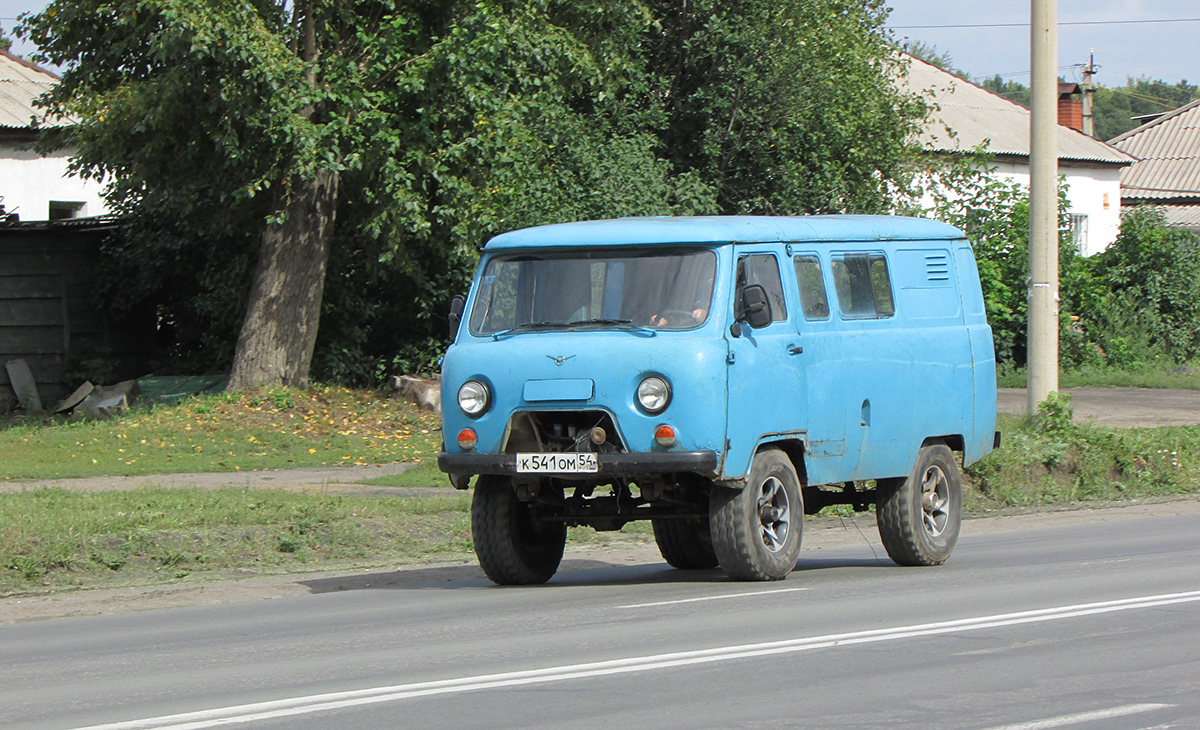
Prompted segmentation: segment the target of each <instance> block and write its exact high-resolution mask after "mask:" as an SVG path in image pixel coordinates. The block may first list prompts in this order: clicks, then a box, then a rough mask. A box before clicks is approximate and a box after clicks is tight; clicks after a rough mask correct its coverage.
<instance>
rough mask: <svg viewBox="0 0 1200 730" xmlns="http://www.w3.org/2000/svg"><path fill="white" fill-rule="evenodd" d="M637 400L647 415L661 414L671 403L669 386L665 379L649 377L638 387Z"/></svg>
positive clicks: (655, 376) (654, 376)
mask: <svg viewBox="0 0 1200 730" xmlns="http://www.w3.org/2000/svg"><path fill="white" fill-rule="evenodd" d="M637 399H638V404H639V405H641V407H642V410H644V411H646V412H647V413H650V414H654V413H661V412H662V411H663V410H665V409H666V407H667V405H668V404H670V402H671V385H670V384H669V383H667V381H666V379H664V378H660V377H659V376H657V375H651V376H650V377H648V378H646V379H645V380H643V381H642V382H641V384H640V385H638V389H637Z"/></svg>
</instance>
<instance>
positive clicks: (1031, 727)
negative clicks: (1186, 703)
mask: <svg viewBox="0 0 1200 730" xmlns="http://www.w3.org/2000/svg"><path fill="white" fill-rule="evenodd" d="M1168 707H1175V705H1154V704H1145V705H1125V706H1124V707H1110V708H1108V709H1107V710H1093V711H1091V712H1080V713H1078V714H1075V715H1062V716H1060V717H1048V718H1046V719H1045V720H1033V721H1030V722H1018V723H1017V724H1015V725H999V726H997V727H992V728H988V729H987V730H1047V729H1048V728H1054V727H1065V726H1067V725H1079V724H1081V723H1085V722H1093V721H1095V720H1108V719H1110V718H1114V717H1126V716H1128V715H1139V714H1141V713H1143V712H1154V711H1155V710H1165V709H1167V708H1168Z"/></svg>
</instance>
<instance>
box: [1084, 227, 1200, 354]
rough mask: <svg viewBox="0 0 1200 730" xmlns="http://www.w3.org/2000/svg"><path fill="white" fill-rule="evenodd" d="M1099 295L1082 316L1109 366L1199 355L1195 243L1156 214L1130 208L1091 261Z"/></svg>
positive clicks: (1198, 249)
mask: <svg viewBox="0 0 1200 730" xmlns="http://www.w3.org/2000/svg"><path fill="white" fill-rule="evenodd" d="M1092 267H1093V276H1094V278H1095V280H1096V282H1097V283H1098V284H1099V285H1100V286H1101V287H1102V288H1103V290H1104V294H1103V295H1102V296H1101V297H1099V298H1098V299H1097V301H1095V302H1094V303H1093V306H1092V307H1091V308H1090V311H1088V312H1087V314H1086V320H1085V329H1086V330H1087V332H1088V334H1089V336H1090V337H1091V338H1092V340H1093V341H1095V342H1096V344H1097V345H1098V346H1099V347H1100V349H1101V350H1102V351H1103V353H1104V358H1105V360H1106V362H1107V364H1109V365H1115V366H1121V367H1128V366H1134V365H1137V364H1139V363H1142V362H1147V361H1150V360H1153V359H1154V358H1156V357H1165V358H1169V359H1170V360H1171V361H1173V362H1176V363H1182V362H1186V361H1188V360H1191V359H1194V358H1196V357H1197V356H1200V239H1198V238H1197V236H1196V234H1194V233H1192V232H1191V231H1187V230H1184V229H1179V228H1168V227H1167V225H1166V221H1165V218H1164V216H1163V213H1162V211H1161V210H1159V209H1157V208H1153V207H1150V206H1143V207H1140V208H1136V209H1134V210H1133V211H1130V212H1129V213H1127V214H1126V215H1125V216H1124V218H1123V220H1122V221H1121V234H1120V235H1119V236H1118V237H1117V240H1116V241H1115V242H1114V243H1113V244H1112V245H1111V246H1110V247H1109V248H1108V249H1107V250H1106V251H1104V252H1103V253H1101V254H1098V255H1097V256H1095V257H1094V258H1093V259H1092Z"/></svg>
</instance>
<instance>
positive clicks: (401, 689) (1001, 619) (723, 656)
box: [76, 591, 1200, 730]
mask: <svg viewBox="0 0 1200 730" xmlns="http://www.w3.org/2000/svg"><path fill="white" fill-rule="evenodd" d="M1198 601H1200V591H1190V592H1187V593H1168V594H1163V595H1157V596H1142V597H1139V598H1126V599H1122V600H1117V601H1102V602H1099V603H1083V604H1077V605H1073V606H1059V607H1057V608H1044V609H1038V610H1035V611H1020V612H1017V613H1005V614H997V615H993V616H979V617H976V618H967V619H958V620H955V621H939V622H936V623H929V624H917V625H913V626H898V627H895V628H890V629H873V630H870V631H855V632H850V633H845V634H828V635H826V636H814V637H809V638H803V639H788V640H785V641H771V642H766V643H761V644H740V645H734V646H724V647H717V648H714V649H700V650H696V651H681V652H673V653H668V654H653V655H650V656H642V657H630V658H627V659H613V660H609V661H603V662H588V663H585V664H569V665H564V666H558V667H546V668H543V669H529V670H524V671H518V672H501V673H497V674H484V675H477V676H473V677H460V678H458V679H443V680H436V681H431V682H414V683H411V684H398V685H392V686H388V687H374V688H371V689H361V690H351V691H348V692H332V693H329V694H320V695H310V696H307V697H292V698H289V699H283V700H274V701H270V702H255V703H252V704H246V705H235V706H232V707H221V708H216V709H212V710H202V711H200V712H186V713H182V714H178V715H164V716H162V717H151V718H146V719H143V720H130V721H127V722H114V723H108V724H104V725H91V726H88V727H86V728H76V730H206V729H207V728H213V727H218V726H224V725H234V724H242V723H248V722H256V721H259V720H273V719H279V718H282V717H292V716H296V715H308V714H312V713H316V712H328V711H331V710H340V709H345V708H350V707H361V706H363V705H370V704H377V703H380V702H396V701H399V700H407V699H413V698H416V697H429V696H433V695H445V694H458V693H462V692H475V691H479V690H489V689H503V688H509V687H522V686H527V685H533V684H548V683H550V682H563V681H567V680H573V679H587V678H590V677H605V676H612V675H618V674H631V673H636V672H648V671H652V670H658V669H669V668H672V667H686V666H693V665H698V664H712V663H715V662H726V661H732V660H736V659H751V658H755V657H763V656H773V655H779V654H793V653H796V652H802V651H811V650H813V649H826V648H830V647H837V646H854V645H857V644H870V643H875V642H881V641H896V640H900V639H912V638H917V637H923V636H936V635H939V634H954V633H960V632H965V631H979V630H981V629H992V628H999V627H1003V626H1016V625H1020V624H1030V623H1040V622H1044V621H1061V620H1064V619H1071V618H1080V617H1083V616H1094V615H1098V614H1105V613H1114V612H1117V611H1133V610H1141V609H1147V608H1155V607H1158V606H1171V605H1176V604H1181V603H1195V602H1198ZM1014 727H1020V726H1014ZM1047 727H1052V726H1047Z"/></svg>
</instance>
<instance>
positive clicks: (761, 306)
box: [738, 284, 773, 329]
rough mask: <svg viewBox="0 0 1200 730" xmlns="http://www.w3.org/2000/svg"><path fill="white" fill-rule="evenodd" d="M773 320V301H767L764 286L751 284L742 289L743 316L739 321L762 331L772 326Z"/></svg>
mask: <svg viewBox="0 0 1200 730" xmlns="http://www.w3.org/2000/svg"><path fill="white" fill-rule="evenodd" d="M772 319H773V317H772V316H771V301H770V300H769V299H767V290H766V289H764V288H763V287H762V284H751V285H750V286H747V287H746V288H745V289H742V315H741V316H740V317H738V321H739V322H745V323H746V324H748V325H750V326H751V327H752V328H754V329H761V328H763V327H766V326H767V325H769V324H771V320H772Z"/></svg>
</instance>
